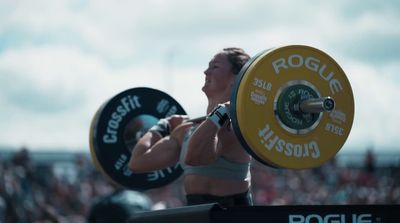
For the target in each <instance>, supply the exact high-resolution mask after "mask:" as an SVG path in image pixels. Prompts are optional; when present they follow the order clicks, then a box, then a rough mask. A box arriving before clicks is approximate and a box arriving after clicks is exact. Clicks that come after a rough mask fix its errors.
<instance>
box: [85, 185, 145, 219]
mask: <svg viewBox="0 0 400 223" xmlns="http://www.w3.org/2000/svg"><path fill="white" fill-rule="evenodd" d="M151 207H152V202H151V200H150V198H149V197H147V196H146V195H144V194H142V193H139V192H136V191H128V190H117V191H116V192H113V193H111V194H108V195H105V196H102V197H99V198H98V199H97V200H95V201H94V202H93V205H92V207H91V208H90V211H89V215H88V218H87V220H88V223H108V222H127V221H128V220H129V218H131V217H132V216H133V215H134V214H135V213H138V212H143V211H149V210H151Z"/></svg>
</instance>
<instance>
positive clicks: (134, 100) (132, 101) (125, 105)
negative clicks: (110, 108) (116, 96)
mask: <svg viewBox="0 0 400 223" xmlns="http://www.w3.org/2000/svg"><path fill="white" fill-rule="evenodd" d="M140 107H142V105H141V104H140V102H139V97H138V96H136V95H133V96H131V95H128V96H126V97H123V98H121V100H120V105H118V106H117V107H116V109H115V111H114V112H113V113H111V117H110V119H109V120H108V122H107V131H106V133H105V134H104V135H103V142H104V143H108V144H110V143H116V142H117V141H118V137H117V132H118V128H119V124H120V123H121V121H122V119H123V118H124V117H125V116H126V115H127V114H128V113H129V112H131V111H133V110H135V109H137V108H140Z"/></svg>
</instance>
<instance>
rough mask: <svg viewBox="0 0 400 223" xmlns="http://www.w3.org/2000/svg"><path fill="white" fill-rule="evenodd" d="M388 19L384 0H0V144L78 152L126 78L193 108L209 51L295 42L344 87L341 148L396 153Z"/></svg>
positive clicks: (399, 86)
mask: <svg viewBox="0 0 400 223" xmlns="http://www.w3.org/2000/svg"><path fill="white" fill-rule="evenodd" d="M399 22H400V1H395V0H387V1H373V0H362V1H361V0H356V1H347V0H336V1H319V0H318V1H317V0H308V1H305V0H300V1H288V0H280V1H268V0H219V1H216V0H199V1H196V0H195V1H187V0H168V1H166V0H146V1H135V0H132V1H127V0H114V1H105V0H96V1H94V0H86V1H85V0H58V1H52V0H35V1H28V0H27V1H21V0H0V126H1V132H0V148H19V147H21V146H27V147H28V148H31V149H33V150H41V149H47V150H51V149H62V150H71V151H89V125H90V122H91V120H92V117H93V115H94V113H95V111H96V110H97V109H98V108H99V106H100V105H101V104H102V103H103V102H104V101H106V100H107V99H109V98H110V97H112V96H114V95H116V94H117V93H119V92H122V91H123V90H126V89H128V88H132V87H151V88H156V89H160V90H162V91H165V92H167V93H168V94H170V95H171V96H173V97H174V98H175V99H176V100H177V101H179V102H180V104H181V105H182V106H183V107H184V108H185V110H186V112H187V113H188V114H189V115H190V116H191V117H197V116H201V115H204V114H205V112H206V111H205V108H206V104H207V100H206V97H205V95H204V94H203V92H202V91H201V87H202V85H203V83H204V74H203V71H204V70H205V69H206V67H207V65H208V62H209V60H210V59H211V58H212V56H213V55H214V54H215V53H216V52H217V51H219V50H220V49H222V48H224V47H230V46H238V47H242V48H244V49H245V50H246V51H247V52H248V53H249V54H250V55H256V54H257V53H259V52H261V51H263V50H265V49H269V48H271V47H277V46H283V45H291V44H304V45H309V46H313V47H316V48H318V49H321V50H323V51H324V52H326V53H328V54H329V55H330V56H331V57H333V58H334V59H335V60H336V61H337V62H338V64H340V66H341V67H342V68H343V70H344V71H345V73H346V74H347V77H348V79H349V81H350V83H351V85H352V89H353V93H354V97H355V109H356V110H355V118H354V123H353V128H352V130H351V133H350V135H349V138H348V140H347V141H346V144H345V145H344V147H343V148H342V150H341V152H342V151H344V152H346V151H347V152H357V151H358V152H360V151H361V152H362V151H365V150H366V149H368V148H372V149H374V150H376V151H378V152H380V151H396V152H397V151H400V146H399V144H400V128H399V127H398V126H399V124H400V121H399V120H400V112H399V111H400V99H399V98H400V97H399V96H400V75H398V71H399V70H400V26H399Z"/></svg>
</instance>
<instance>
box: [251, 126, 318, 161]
mask: <svg viewBox="0 0 400 223" xmlns="http://www.w3.org/2000/svg"><path fill="white" fill-rule="evenodd" d="M258 136H259V138H260V142H261V144H263V145H264V147H265V148H266V149H267V150H269V151H271V150H273V149H274V150H275V151H277V152H279V153H283V154H284V155H285V156H288V157H291V156H294V157H297V158H302V157H308V156H311V157H312V158H313V159H318V158H319V157H320V156H321V153H320V151H319V147H318V143H317V142H316V141H314V140H312V141H310V142H308V143H305V144H295V143H292V142H287V141H285V140H284V139H282V138H281V137H279V136H278V135H276V134H275V133H274V131H273V130H272V129H271V128H270V126H269V124H266V125H265V127H264V128H263V129H259V131H258Z"/></svg>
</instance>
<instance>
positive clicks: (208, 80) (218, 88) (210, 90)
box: [202, 53, 235, 96]
mask: <svg viewBox="0 0 400 223" xmlns="http://www.w3.org/2000/svg"><path fill="white" fill-rule="evenodd" d="M204 74H205V83H204V86H203V88H202V90H203V91H204V93H206V95H207V96H211V95H218V94H222V93H225V92H227V90H230V88H231V86H232V83H233V80H234V78H235V75H234V74H233V73H232V65H231V63H230V62H229V61H228V58H227V56H226V54H224V53H218V54H216V55H215V56H214V58H213V59H212V60H211V61H210V63H209V64H208V68H207V69H206V70H205V71H204ZM228 88H229V89H228ZM228 92H229V93H230V91H228Z"/></svg>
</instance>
